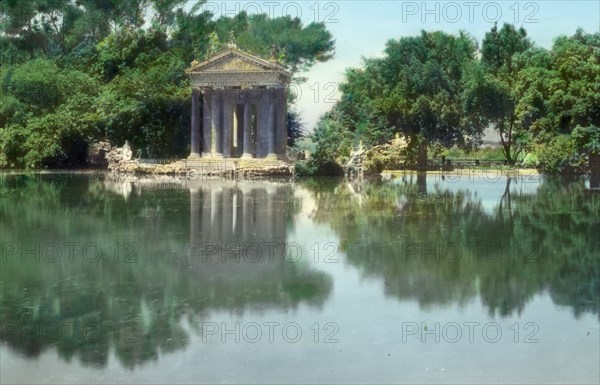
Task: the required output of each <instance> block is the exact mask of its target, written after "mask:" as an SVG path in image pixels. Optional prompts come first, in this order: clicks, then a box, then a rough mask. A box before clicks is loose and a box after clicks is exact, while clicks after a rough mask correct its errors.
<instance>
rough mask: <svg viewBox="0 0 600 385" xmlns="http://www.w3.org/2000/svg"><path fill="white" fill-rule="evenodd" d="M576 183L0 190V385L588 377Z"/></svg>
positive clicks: (596, 312) (95, 185)
mask: <svg viewBox="0 0 600 385" xmlns="http://www.w3.org/2000/svg"><path fill="white" fill-rule="evenodd" d="M588 186H589V183H588V182H587V181H586V180H585V179H568V180H565V179H557V178H542V177H539V176H535V175H526V176H521V177H513V178H507V177H505V176H496V175H491V174H483V175H474V174H464V175H456V174H450V175H446V176H445V177H444V178H442V176H440V175H428V176H427V177H424V176H417V175H404V176H400V177H396V178H389V179H387V180H372V181H364V182H348V181H344V180H333V179H327V180H320V181H315V180H306V181H299V182H295V183H287V182H269V181H262V182H258V181H253V182H252V181H248V182H241V181H239V182H236V181H231V180H177V179H171V178H159V179H139V180H127V179H124V178H117V177H114V176H110V175H108V174H103V173H94V174H73V173H62V174H61V173H53V174H2V175H0V226H1V227H0V229H1V230H0V242H1V252H2V255H1V261H0V269H1V271H0V280H1V282H0V285H1V286H0V301H1V302H0V321H1V325H0V326H1V332H2V334H1V345H0V382H2V383H137V384H146V383H148V384H150V383H205V382H206V383H355V382H361V383H365V382H366V383H370V382H374V383H545V382H552V383H570V384H575V383H598V382H599V381H600V334H599V327H600V294H599V293H600V252H599V250H600V237H599V235H600V220H599V218H600V194H599V193H597V192H593V191H591V190H589V188H588Z"/></svg>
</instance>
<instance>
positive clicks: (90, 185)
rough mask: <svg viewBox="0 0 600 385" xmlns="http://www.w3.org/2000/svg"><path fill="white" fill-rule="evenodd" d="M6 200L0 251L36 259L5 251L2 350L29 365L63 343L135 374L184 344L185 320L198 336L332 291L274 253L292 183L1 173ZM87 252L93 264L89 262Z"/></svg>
mask: <svg viewBox="0 0 600 385" xmlns="http://www.w3.org/2000/svg"><path fill="white" fill-rule="evenodd" d="M0 195H1V196H2V200H1V201H0V225H1V227H2V232H1V234H0V242H2V244H3V245H8V244H12V245H17V246H18V247H20V248H21V247H26V248H27V249H28V250H33V252H29V253H27V252H23V251H22V250H21V249H19V251H18V252H16V253H9V254H6V253H5V254H3V256H4V255H6V257H7V258H5V260H3V261H2V271H1V280H2V285H1V289H0V321H1V324H2V327H3V331H2V341H3V342H4V343H7V344H8V345H9V346H11V347H12V348H14V349H16V350H18V351H20V352H23V353H24V354H26V355H27V356H30V357H36V356H38V355H40V354H41V353H42V352H43V351H44V350H47V349H49V348H51V347H53V348H56V349H57V350H58V353H59V355H60V356H61V357H62V358H64V359H65V360H71V359H72V358H73V357H77V358H79V359H80V360H81V362H82V363H84V364H87V365H93V366H99V367H103V366H106V365H107V362H108V359H109V355H110V351H111V348H114V351H115V354H116V356H117V358H118V359H119V360H120V361H121V362H122V364H123V365H124V366H126V367H129V368H134V367H135V366H136V365H138V364H141V363H144V362H146V361H148V360H157V359H158V357H159V354H162V353H168V352H171V351H174V350H178V349H182V348H184V347H185V346H186V345H187V344H188V343H189V338H190V335H189V331H187V330H186V329H185V328H184V326H183V324H184V321H187V324H189V325H191V326H192V327H196V330H195V332H196V333H201V330H200V327H199V325H200V324H201V322H202V320H203V319H206V318H207V317H208V316H209V315H210V313H211V312H213V311H218V310H227V311H230V312H234V313H238V314H241V313H244V312H254V313H263V312H265V311H268V310H269V309H275V310H278V311H284V312H285V311H287V310H291V309H295V308H297V307H298V306H299V304H301V303H305V304H308V305H309V306H316V307H320V306H322V304H323V303H324V301H325V299H326V298H327V296H328V295H329V293H330V291H331V287H332V280H331V277H329V276H328V275H326V274H324V273H321V272H318V271H315V270H312V269H311V268H310V267H309V266H307V265H303V264H302V263H291V262H289V261H286V258H285V255H283V248H282V247H272V248H269V247H270V246H269V245H273V244H276V243H281V242H285V240H286V235H287V231H288V230H289V228H290V226H292V225H293V223H292V222H291V217H292V215H293V213H294V211H293V210H295V209H297V207H298V203H297V202H295V201H294V198H293V196H292V187H291V185H289V184H277V183H269V182H262V183H261V182H240V183H235V182H231V181H229V182H227V181H220V182H209V181H198V182H190V181H188V182H185V181H183V182H182V181H169V182H156V181H153V180H151V181H149V182H147V183H143V182H141V181H139V182H127V181H120V180H112V178H111V177H109V176H106V175H100V176H94V177H87V176H81V175H79V176H77V175H75V176H74V175H65V174H58V175H29V176H28V175H12V176H11V175H4V176H1V177H0ZM65 243H69V244H71V245H73V244H76V246H72V247H73V250H75V251H76V253H75V255H74V258H72V260H70V259H69V255H70V254H69V253H68V252H67V251H68V247H67V246H65ZM49 244H56V245H58V247H60V251H61V253H62V255H61V256H60V258H59V259H58V260H57V261H56V262H51V261H50V259H52V258H53V255H51V254H45V251H43V250H45V249H44V247H45V246H47V245H49ZM89 244H96V245H97V246H98V248H99V249H100V250H101V251H102V257H101V258H98V261H97V262H93V263H92V262H90V260H93V257H92V258H89V257H88V259H84V258H83V257H82V252H81V249H82V248H83V247H84V245H89ZM249 244H252V245H255V248H254V251H255V252H254V253H253V254H250V251H247V253H246V254H245V255H244V254H235V250H236V249H237V250H241V251H242V252H243V251H244V246H247V245H249ZM256 246H257V247H259V248H261V250H262V253H263V254H262V257H259V258H258V259H257V254H256ZM6 247H9V246H6ZM222 249H223V250H222ZM246 249H247V248H246ZM232 250H234V251H233V254H232ZM269 250H271V251H272V254H269ZM8 251H10V250H8V249H6V250H3V253H4V252H7V253H8ZM117 251H118V254H116V253H117ZM13 254H14V255H13ZM117 256H118V257H117ZM222 256H225V257H226V258H225V259H222ZM238 256H239V258H238ZM36 258H39V261H38V260H36ZM128 259H129V263H128V262H126V260H128ZM10 328H17V329H10ZM59 329H60V330H59ZM57 333H58V334H57Z"/></svg>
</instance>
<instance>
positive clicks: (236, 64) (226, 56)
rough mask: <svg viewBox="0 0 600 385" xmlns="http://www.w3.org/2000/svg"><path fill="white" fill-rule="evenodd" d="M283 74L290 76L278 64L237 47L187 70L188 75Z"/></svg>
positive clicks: (193, 64) (196, 63)
mask: <svg viewBox="0 0 600 385" xmlns="http://www.w3.org/2000/svg"><path fill="white" fill-rule="evenodd" d="M246 71H248V72H273V71H275V72H281V73H282V74H286V75H287V74H288V73H287V71H286V70H285V68H284V67H283V66H281V65H280V64H278V63H276V62H270V61H268V60H264V59H262V58H259V57H256V56H254V55H250V54H248V53H246V52H244V51H241V50H239V49H238V48H237V47H229V48H227V49H225V50H223V51H221V52H219V53H218V54H216V55H214V56H213V57H211V58H209V59H207V60H205V61H203V62H200V63H198V62H195V63H192V66H191V67H190V68H188V69H187V70H186V72H187V73H188V74H202V73H214V72H223V73H231V72H246Z"/></svg>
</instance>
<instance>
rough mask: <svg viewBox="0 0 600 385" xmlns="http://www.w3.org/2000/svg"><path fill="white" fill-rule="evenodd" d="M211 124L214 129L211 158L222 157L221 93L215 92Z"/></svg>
mask: <svg viewBox="0 0 600 385" xmlns="http://www.w3.org/2000/svg"><path fill="white" fill-rule="evenodd" d="M212 112H213V122H214V127H215V135H214V140H215V152H214V153H213V157H215V158H222V157H223V93H222V92H221V91H217V92H216V93H215V95H214V97H213V111H212Z"/></svg>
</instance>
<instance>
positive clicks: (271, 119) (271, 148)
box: [267, 92, 277, 159]
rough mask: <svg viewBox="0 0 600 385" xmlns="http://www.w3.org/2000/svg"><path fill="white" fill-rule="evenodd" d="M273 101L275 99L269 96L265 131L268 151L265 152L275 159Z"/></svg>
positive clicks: (274, 101)
mask: <svg viewBox="0 0 600 385" xmlns="http://www.w3.org/2000/svg"><path fill="white" fill-rule="evenodd" d="M272 94H274V92H273V93H272ZM275 103H276V100H273V98H271V99H270V100H269V117H268V122H269V124H268V126H267V127H268V131H267V135H268V136H269V141H268V143H269V152H268V154H267V158H269V159H272V158H275V159H277V154H275V127H276V117H275Z"/></svg>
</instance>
